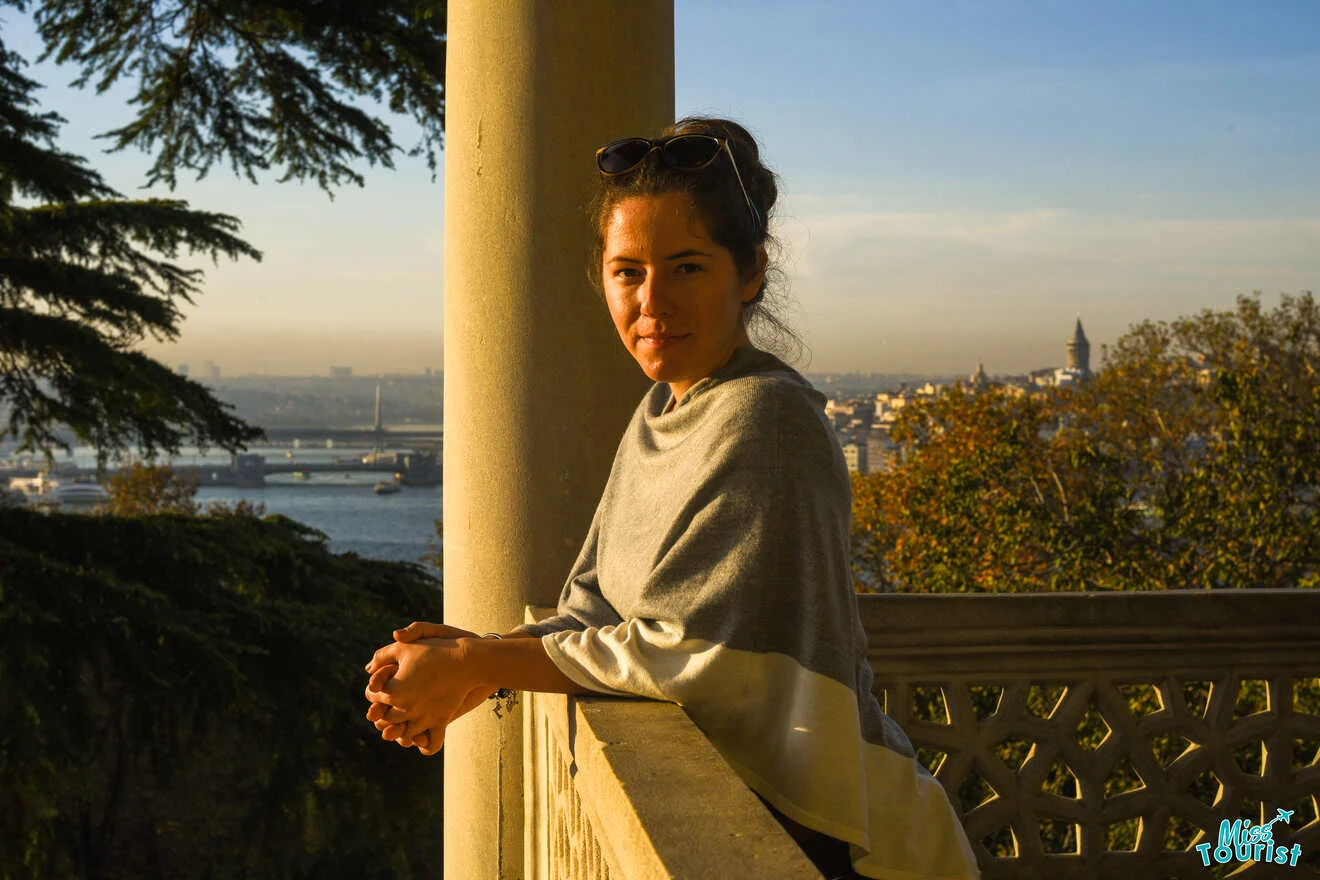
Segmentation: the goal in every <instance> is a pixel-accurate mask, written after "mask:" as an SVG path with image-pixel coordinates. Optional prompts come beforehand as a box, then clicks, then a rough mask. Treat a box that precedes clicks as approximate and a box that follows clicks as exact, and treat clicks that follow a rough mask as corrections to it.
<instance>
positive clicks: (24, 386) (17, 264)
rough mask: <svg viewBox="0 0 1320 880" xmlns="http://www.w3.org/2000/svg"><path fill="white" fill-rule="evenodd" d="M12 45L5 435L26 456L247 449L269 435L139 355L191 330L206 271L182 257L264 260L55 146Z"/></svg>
mask: <svg viewBox="0 0 1320 880" xmlns="http://www.w3.org/2000/svg"><path fill="white" fill-rule="evenodd" d="M22 63H23V62H22V59H20V58H19V57H18V56H17V55H15V54H13V53H11V52H8V51H7V50H6V49H5V48H4V46H3V44H0V402H4V403H5V404H7V406H8V408H9V419H8V423H7V424H6V425H5V426H3V428H2V429H0V436H6V435H7V436H12V437H17V438H19V439H20V441H21V446H20V448H21V449H23V450H41V451H45V452H47V453H49V451H50V450H51V449H52V448H56V447H58V448H66V449H67V448H68V444H67V443H65V442H64V441H63V439H62V438H61V436H60V431H61V430H62V429H66V430H68V431H71V432H72V433H73V435H74V436H76V437H77V438H78V439H79V440H81V441H83V442H86V443H88V444H90V445H92V446H95V447H96V448H97V450H98V453H99V454H100V456H101V458H102V460H103V461H104V459H105V457H106V456H107V454H108V453H109V452H110V451H113V450H119V449H123V448H126V447H129V446H138V447H139V448H140V449H142V450H143V452H144V454H148V455H150V454H151V453H152V452H154V451H155V450H157V449H165V450H169V451H177V450H178V448H179V447H180V446H181V445H182V443H183V442H185V441H186V440H192V441H194V442H196V443H198V444H199V445H209V444H215V445H218V446H221V447H222V448H226V449H231V450H232V449H236V448H239V447H240V446H241V445H242V444H243V443H244V442H246V441H249V440H252V439H255V438H256V437H259V436H260V431H258V430H256V429H254V428H251V427H249V426H247V425H246V424H244V423H243V422H242V421H240V420H238V419H237V418H235V417H234V416H233V415H231V414H230V412H229V410H228V408H227V407H226V406H225V405H224V404H222V403H220V402H219V401H218V400H216V399H215V398H214V397H212V396H211V394H210V392H209V391H207V389H206V388H204V387H203V386H201V385H199V384H198V383H196V382H192V381H189V380H188V379H186V378H184V377H182V376H178V375H175V374H174V373H173V372H171V371H170V370H169V369H168V368H166V367H165V366H163V365H161V364H159V363H157V362H156V361H154V360H152V359H151V358H149V357H147V356H146V355H144V354H142V353H141V352H139V351H136V350H135V346H136V345H137V344H138V343H139V342H141V340H142V339H143V338H144V337H145V336H146V335H147V334H148V333H149V334H151V335H152V336H154V337H155V338H157V339H173V338H175V337H177V335H178V325H179V321H180V314H179V310H178V307H177V305H176V303H177V302H178V301H179V300H183V301H185V302H192V298H193V296H194V295H195V294H196V293H197V292H198V290H199V285H200V281H201V271H200V270H198V269H186V268H184V267H182V266H180V265H179V264H178V263H176V262H175V259H176V258H177V257H178V256H179V254H180V253H182V252H185V251H186V252H189V253H199V254H204V255H206V256H209V257H211V258H212V259H215V260H218V259H219V258H220V257H221V256H225V257H230V258H237V257H240V256H248V257H253V258H257V259H259V258H260V256H261V255H260V254H259V253H258V252H257V251H256V250H254V249H253V248H252V247H251V246H250V245H248V244H247V243H246V242H244V241H243V240H242V239H240V238H238V237H237V236H236V235H235V232H236V231H237V229H238V226H239V223H238V221H237V220H236V219H235V218H233V217H229V216H227V215H224V214H210V213H206V212H202V211H193V210H190V209H189V208H188V205H187V203H185V202H181V201H175V200H166V199H143V200H136V201H130V200H125V199H123V198H121V197H120V196H119V194H118V193H116V192H115V191H114V190H112V189H111V188H110V187H108V186H107V185H106V184H105V183H104V181H102V179H101V177H100V176H99V175H98V174H97V173H96V172H95V171H93V170H91V169H89V168H88V167H86V165H85V164H84V163H83V161H82V160H81V159H79V158H78V157H76V156H72V155H69V154H68V153H64V152H61V151H60V150H58V149H56V148H55V146H54V142H55V136H56V134H57V132H58V129H59V125H60V124H61V123H62V122H63V120H62V119H60V118H59V117H58V116H57V115H55V114H53V113H39V112H37V111H36V110H35V109H34V103H35V102H34V101H33V98H32V93H33V91H34V90H35V89H36V88H37V87H38V86H37V84H36V83H35V82H33V81H32V80H30V79H27V78H26V77H24V76H22V75H21V74H20V73H19V72H18V70H19V67H20V66H21V65H22Z"/></svg>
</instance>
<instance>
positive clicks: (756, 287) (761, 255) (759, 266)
mask: <svg viewBox="0 0 1320 880" xmlns="http://www.w3.org/2000/svg"><path fill="white" fill-rule="evenodd" d="M769 261H770V257H769V255H767V254H766V252H765V247H764V246H761V247H758V248H757V249H756V262H755V263H754V264H753V265H752V268H751V271H750V272H749V273H748V276H747V280H746V281H744V282H743V289H742V302H743V305H747V304H748V303H750V302H751V301H752V300H754V299H756V295H757V294H758V293H759V292H760V290H761V284H762V283H763V282H764V281H765V267H766V265H767V264H768V263H769Z"/></svg>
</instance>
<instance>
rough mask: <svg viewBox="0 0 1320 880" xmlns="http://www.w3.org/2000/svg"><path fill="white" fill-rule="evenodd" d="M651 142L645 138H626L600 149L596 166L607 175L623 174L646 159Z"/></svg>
mask: <svg viewBox="0 0 1320 880" xmlns="http://www.w3.org/2000/svg"><path fill="white" fill-rule="evenodd" d="M650 149H651V142H650V141H648V140H646V139H645V138H624V139H623V140H621V141H614V142H613V143H610V144H606V145H605V146H603V147H601V148H600V151H599V152H598V153H597V154H596V165H597V166H599V168H600V170H601V171H603V172H604V173H606V174H622V173H623V172H625V171H627V170H628V169H630V168H633V167H635V166H636V165H637V163H638V162H641V161H642V160H643V159H645V158H646V154H647V153H648V152H650Z"/></svg>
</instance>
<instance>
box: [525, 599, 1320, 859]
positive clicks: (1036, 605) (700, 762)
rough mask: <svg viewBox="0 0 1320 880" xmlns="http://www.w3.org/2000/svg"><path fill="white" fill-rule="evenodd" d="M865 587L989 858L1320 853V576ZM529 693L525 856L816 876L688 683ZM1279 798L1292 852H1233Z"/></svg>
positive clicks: (876, 649) (875, 647)
mask: <svg viewBox="0 0 1320 880" xmlns="http://www.w3.org/2000/svg"><path fill="white" fill-rule="evenodd" d="M859 606H860V609H861V615H862V621H863V624H864V625H865V627H866V631H867V634H868V637H869V642H870V660H871V664H872V667H873V668H874V670H875V672H876V694H877V696H878V697H880V699H881V701H882V704H883V705H884V706H885V709H886V711H887V712H888V713H889V714H890V715H891V716H893V717H894V718H895V720H897V721H898V722H899V723H900V724H901V725H902V726H903V728H904V729H905V730H906V731H907V732H908V735H909V736H910V737H911V739H912V741H913V744H914V745H915V746H916V748H917V750H918V755H919V757H920V758H921V759H922V760H923V762H924V763H926V764H927V766H928V767H930V768H931V769H932V770H933V771H934V772H935V775H936V778H937V779H939V780H940V782H942V783H943V785H944V787H945V790H946V791H947V792H948V793H949V796H950V798H951V799H952V800H953V802H954V803H955V805H957V806H958V807H959V808H960V810H961V812H962V814H963V821H964V825H965V827H966V828H967V831H968V835H969V837H970V838H971V840H972V843H973V846H974V847H975V848H976V849H977V852H978V857H979V859H980V862H981V866H982V870H983V877H984V878H985V880H997V878H1005V880H1007V878H1014V880H1022V878H1040V880H1046V878H1048V880H1071V878H1078V880H1080V878H1087V880H1093V878H1122V880H1167V878H1198V880H1200V878H1206V877H1222V876H1227V875H1228V874H1229V873H1230V872H1236V873H1233V876H1234V877H1242V878H1264V877H1277V876H1288V877H1293V876H1296V877H1301V876H1311V875H1313V874H1314V872H1315V871H1316V869H1317V865H1320V819H1317V797H1318V796H1320V678H1318V676H1320V592H1310V591H1286V590H1258V591H1241V592H1199V591H1198V592H1190V591H1189V592H1180V593H1115V594H1075V593H1057V594H1033V595H1025V594H1024V595H883V596H861V597H859ZM528 696H529V700H528V707H527V711H526V713H525V724H526V730H525V733H526V741H525V747H526V756H527V757H526V761H525V766H526V767H527V768H528V771H527V777H526V779H527V787H526V799H525V804H526V809H527V823H526V826H525V827H526V834H527V848H526V852H527V869H526V876H527V877H528V878H564V880H578V878H582V880H597V878H614V880H623V878H629V880H631V878H641V877H646V878H651V877H656V878H669V877H674V878H678V877H692V878H711V877H714V878H719V877H727V878H741V877H758V878H780V877H783V878H789V877H793V878H797V877H803V878H805V877H817V876H818V875H817V874H816V872H815V871H814V870H813V868H812V866H811V864H810V863H809V862H807V861H806V860H805V859H804V858H802V857H801V855H800V854H799V853H798V851H797V849H796V847H794V845H793V843H792V841H791V840H789V839H788V838H787V836H786V835H784V834H783V832H782V831H780V829H779V826H778V825H777V824H776V823H775V822H774V820H773V819H772V818H771V817H770V816H769V815H768V813H767V812H766V811H765V809H764V808H763V807H761V806H760V803H759V802H758V801H757V800H756V799H755V797H754V796H752V795H751V794H750V793H749V792H748V791H747V789H746V788H745V787H744V786H743V785H742V783H741V782H740V781H739V780H738V779H737V777H736V776H735V775H734V774H733V772H732V771H731V770H730V769H729V768H728V766H727V765H726V764H725V763H724V762H723V760H722V759H721V758H720V757H719V755H718V753H716V752H715V750H714V749H713V747H712V746H711V745H710V743H709V742H708V741H707V740H706V739H705V738H704V737H703V736H702V735H701V733H700V731H699V730H697V728H696V727H695V726H694V725H692V724H691V722H690V721H688V719H687V717H686V716H685V715H684V714H683V713H682V711H681V710H680V709H678V708H677V707H675V706H671V705H667V704H657V703H649V702H643V701H629V700H614V699H608V698H593V699H572V698H566V697H563V696H557V695H528ZM1280 809H1282V810H1291V811H1292V815H1291V816H1290V817H1288V820H1287V821H1286V822H1283V821H1282V820H1278V819H1276V822H1275V824H1274V826H1273V828H1272V830H1273V832H1274V835H1273V836H1274V842H1275V843H1276V844H1277V845H1278V847H1280V848H1288V847H1293V846H1294V845H1296V846H1297V847H1300V850H1299V852H1300V859H1299V862H1298V865H1297V868H1296V869H1295V872H1294V871H1289V870H1288V869H1287V868H1286V867H1277V866H1275V865H1266V864H1255V863H1252V862H1246V863H1241V862H1239V861H1237V859H1236V854H1235V855H1234V858H1233V859H1231V860H1230V861H1229V862H1227V863H1225V864H1222V865H1221V864H1219V863H1218V862H1217V861H1216V859H1215V858H1214V855H1215V849H1216V847H1217V845H1218V843H1219V839H1218V838H1219V827H1220V823H1221V821H1222V820H1224V819H1230V820H1231V819H1236V818H1239V817H1248V818H1250V819H1251V820H1252V823H1253V824H1257V823H1261V822H1268V821H1269V820H1271V819H1275V818H1276V816H1277V813H1276V811H1277V810H1280ZM1206 844H1208V846H1206ZM1198 846H1201V847H1202V849H1201V850H1198V849H1197V847H1198ZM1221 854H1222V852H1221ZM1204 860H1208V861H1209V862H1210V865H1209V866H1208V867H1207V866H1206V865H1205V864H1204ZM1280 872H1286V873H1280Z"/></svg>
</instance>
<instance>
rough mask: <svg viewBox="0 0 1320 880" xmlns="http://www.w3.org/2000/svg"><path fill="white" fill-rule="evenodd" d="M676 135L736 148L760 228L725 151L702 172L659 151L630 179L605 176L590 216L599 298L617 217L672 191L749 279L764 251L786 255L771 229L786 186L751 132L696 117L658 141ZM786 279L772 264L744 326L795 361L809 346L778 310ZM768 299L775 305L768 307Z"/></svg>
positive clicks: (682, 121) (670, 129)
mask: <svg viewBox="0 0 1320 880" xmlns="http://www.w3.org/2000/svg"><path fill="white" fill-rule="evenodd" d="M675 134H706V135H712V136H714V137H718V138H724V139H725V140H727V141H728V143H729V148H730V149H731V150H732V151H733V156H734V159H735V160H736V161H737V162H738V172H739V173H740V174H741V175H742V181H743V185H745V186H746V187H747V196H748V198H750V199H751V201H752V204H753V205H755V206H756V211H757V214H758V215H759V216H760V223H754V222H753V220H752V216H751V214H750V213H749V212H748V210H747V203H746V202H745V201H744V200H743V194H742V189H741V188H740V187H739V186H738V178H737V177H736V176H735V175H734V173H733V169H732V168H730V167H729V159H728V156H727V155H725V154H724V151H723V150H721V151H720V157H718V158H717V159H716V160H715V161H714V162H713V163H711V164H710V165H709V166H708V167H706V168H704V169H702V170H700V171H680V170H678V169H675V168H671V167H669V166H668V165H667V164H665V163H664V161H662V160H661V158H660V154H659V153H657V152H652V153H650V154H649V155H648V156H647V157H646V159H645V160H644V161H643V162H642V164H641V165H639V166H638V167H637V168H636V169H634V170H632V171H629V172H627V173H626V174H620V175H618V176H615V177H605V176H603V175H602V176H601V178H600V185H599V186H598V187H597V189H596V195H595V197H594V198H593V199H592V200H591V205H590V208H589V210H590V216H591V222H592V231H593V233H594V235H593V247H592V252H591V263H590V265H589V268H588V276H589V277H590V279H591V283H592V286H594V287H595V288H596V289H597V290H598V291H599V290H601V263H602V261H603V259H604V254H605V232H606V229H607V228H608V226H609V222H610V218H611V217H612V216H613V214H614V209H615V207H617V206H618V204H619V203H620V202H622V201H624V200H625V199H628V198H631V197H633V196H657V195H663V194H665V193H671V192H681V193H684V194H685V195H687V196H688V197H689V198H690V199H691V200H692V204H693V205H694V206H695V207H696V209H697V212H698V214H699V215H700V216H701V219H702V222H703V225H704V226H705V227H706V231H707V232H709V233H710V236H711V238H712V239H713V240H714V241H715V243H716V244H718V245H720V246H721V247H723V248H726V249H727V250H728V251H729V253H731V254H732V255H733V263H734V265H735V266H736V267H737V269H738V272H739V273H740V274H742V275H744V276H746V275H748V274H749V273H751V272H752V270H753V269H754V268H755V267H756V262H757V252H758V250H759V249H760V248H762V247H764V248H765V249H766V252H767V254H773V253H775V252H776V251H777V250H778V246H779V242H778V241H777V240H776V239H775V237H774V236H772V235H771V234H770V232H769V226H770V222H771V219H772V217H773V216H774V207H775V202H776V200H777V199H778V198H779V186H778V184H777V182H776V178H775V174H774V172H773V171H771V170H770V169H769V168H767V167H766V166H765V165H764V164H763V163H762V162H761V155H760V150H759V149H758V148H757V146H756V140H755V139H754V138H753V137H752V136H751V134H749V133H748V131H747V129H745V128H743V127H742V126H741V125H739V124H738V123H736V122H733V121H732V120H728V119H718V118H711V117H703V116H689V117H687V118H685V119H680V120H679V121H678V122H675V123H674V124H673V125H670V126H668V127H666V128H665V129H664V130H663V131H662V132H660V134H659V135H658V136H657V137H668V136H670V135H675ZM780 276H781V273H780V271H779V269H778V266H777V265H776V264H775V263H774V262H773V261H770V262H768V263H767V265H766V270H765V276H764V277H763V279H762V281H761V289H760V290H758V291H757V293H756V296H755V298H753V299H752V301H751V302H749V303H747V304H746V305H745V306H744V307H743V323H744V325H745V326H746V327H747V328H748V332H749V333H751V334H753V335H754V337H755V341H756V342H757V344H758V345H760V346H761V347H762V348H767V349H769V350H771V351H774V352H775V353H776V354H779V355H781V356H785V357H787V358H789V359H792V358H795V357H796V355H797V354H798V353H799V352H800V350H801V348H802V343H801V341H800V340H799V339H798V338H797V335H796V334H795V333H794V332H793V330H792V329H791V328H790V327H789V326H788V325H787V324H786V323H785V322H784V320H783V319H782V318H781V317H780V316H779V315H778V314H777V311H778V310H777V309H776V308H775V307H774V306H775V305H776V303H775V302H774V301H775V300H777V299H780V298H782V294H781V293H780V291H779V288H780V286H781V285H780V283H779V279H780ZM767 296H768V297H769V299H770V300H771V302H770V303H767V301H766V300H767Z"/></svg>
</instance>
